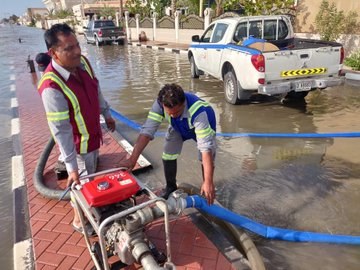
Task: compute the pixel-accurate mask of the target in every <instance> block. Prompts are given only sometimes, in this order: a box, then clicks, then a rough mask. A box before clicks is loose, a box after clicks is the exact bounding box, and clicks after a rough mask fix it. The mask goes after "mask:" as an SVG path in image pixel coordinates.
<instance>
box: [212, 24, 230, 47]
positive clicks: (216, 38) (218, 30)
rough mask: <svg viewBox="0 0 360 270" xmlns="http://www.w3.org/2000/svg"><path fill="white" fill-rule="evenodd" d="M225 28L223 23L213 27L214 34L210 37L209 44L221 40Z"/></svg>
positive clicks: (225, 25)
mask: <svg viewBox="0 0 360 270" xmlns="http://www.w3.org/2000/svg"><path fill="white" fill-rule="evenodd" d="M227 28H228V25H227V24H224V23H218V24H216V27H215V30H214V34H213V36H212V39H211V42H212V43H217V42H219V41H220V40H222V38H223V37H224V34H225V32H226V29H227Z"/></svg>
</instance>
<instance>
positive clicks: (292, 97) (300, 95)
mask: <svg viewBox="0 0 360 270" xmlns="http://www.w3.org/2000/svg"><path fill="white" fill-rule="evenodd" d="M308 94H309V92H295V91H291V92H289V93H287V94H286V96H285V97H284V98H283V99H282V100H281V102H282V103H286V102H289V101H297V100H299V101H301V100H303V99H304V98H305V97H306V96H307V95H308Z"/></svg>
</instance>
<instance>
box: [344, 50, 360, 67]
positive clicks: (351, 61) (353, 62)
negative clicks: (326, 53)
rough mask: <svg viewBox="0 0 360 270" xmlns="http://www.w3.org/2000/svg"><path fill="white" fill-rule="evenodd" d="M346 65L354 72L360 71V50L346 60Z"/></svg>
mask: <svg viewBox="0 0 360 270" xmlns="http://www.w3.org/2000/svg"><path fill="white" fill-rule="evenodd" d="M344 64H345V65H347V66H348V67H351V68H352V69H353V70H360V49H359V50H357V51H355V52H353V53H352V54H350V56H349V57H347V58H346V59H345V60H344Z"/></svg>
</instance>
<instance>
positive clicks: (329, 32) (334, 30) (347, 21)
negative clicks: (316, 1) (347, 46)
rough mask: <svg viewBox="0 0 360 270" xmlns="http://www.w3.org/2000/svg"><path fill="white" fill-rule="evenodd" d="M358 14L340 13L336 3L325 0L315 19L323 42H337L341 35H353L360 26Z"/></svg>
mask: <svg viewBox="0 0 360 270" xmlns="http://www.w3.org/2000/svg"><path fill="white" fill-rule="evenodd" d="M357 17H358V14H357V12H356V11H350V12H349V13H348V14H347V15H345V14H344V12H343V11H338V10H337V8H336V5H335V3H332V4H330V3H329V1H328V0H323V1H322V2H321V5H320V11H319V12H318V14H317V15H316V18H315V26H316V31H317V32H318V33H319V34H320V38H321V39H322V40H328V41H329V40H336V39H338V38H339V37H340V35H341V34H353V33H354V31H355V30H356V29H357V27H358V26H359V23H358V22H357Z"/></svg>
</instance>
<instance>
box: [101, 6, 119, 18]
mask: <svg viewBox="0 0 360 270" xmlns="http://www.w3.org/2000/svg"><path fill="white" fill-rule="evenodd" d="M115 12H116V11H115V9H114V8H112V7H102V8H101V9H100V14H99V15H100V17H104V18H108V17H109V16H111V17H112V18H115Z"/></svg>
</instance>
